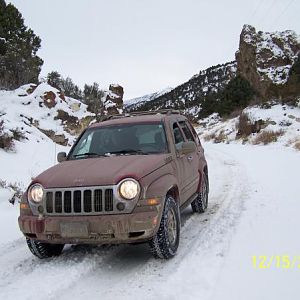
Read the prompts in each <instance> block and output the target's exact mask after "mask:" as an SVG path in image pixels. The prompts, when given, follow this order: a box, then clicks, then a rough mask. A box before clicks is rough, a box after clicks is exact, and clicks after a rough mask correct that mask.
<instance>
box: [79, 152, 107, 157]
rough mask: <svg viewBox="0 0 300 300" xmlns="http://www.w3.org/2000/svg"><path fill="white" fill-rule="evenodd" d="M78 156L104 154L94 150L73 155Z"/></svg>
mask: <svg viewBox="0 0 300 300" xmlns="http://www.w3.org/2000/svg"><path fill="white" fill-rule="evenodd" d="M78 156H104V155H101V154H99V153H94V152H85V153H80V154H75V155H73V157H78Z"/></svg>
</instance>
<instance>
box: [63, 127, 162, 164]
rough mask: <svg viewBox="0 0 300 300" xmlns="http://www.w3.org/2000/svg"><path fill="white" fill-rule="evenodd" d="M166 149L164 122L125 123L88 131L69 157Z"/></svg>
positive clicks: (134, 153) (151, 151) (126, 153)
mask: <svg viewBox="0 0 300 300" xmlns="http://www.w3.org/2000/svg"><path fill="white" fill-rule="evenodd" d="M166 152H167V142H166V136H165V130H164V126H163V124H162V123H159V124H153V123H152V124H128V125H127V124H126V125H124V124H122V125H116V126H107V127H96V128H91V129H88V130H86V131H85V132H84V134H83V135H82V136H81V138H80V140H79V141H78V142H77V144H76V145H75V147H74V148H73V149H72V151H71V153H70V156H69V159H79V158H88V157H97V156H110V155H147V154H158V153H166Z"/></svg>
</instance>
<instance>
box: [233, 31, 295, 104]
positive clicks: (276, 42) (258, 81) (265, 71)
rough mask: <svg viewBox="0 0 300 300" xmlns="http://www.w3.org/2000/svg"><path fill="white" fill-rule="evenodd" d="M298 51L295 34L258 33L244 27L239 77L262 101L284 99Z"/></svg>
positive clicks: (238, 69)
mask: <svg viewBox="0 0 300 300" xmlns="http://www.w3.org/2000/svg"><path fill="white" fill-rule="evenodd" d="M299 51H300V37H299V36H298V35H297V34H296V33H295V32H294V31H291V30H286V31H283V32H273V33H270V32H262V31H258V32H256V30H255V28H254V27H252V26H250V25H244V27H243V30H242V32H241V35H240V44H239V50H238V51H237V52H236V61H237V73H238V74H240V75H241V76H243V77H244V78H246V79H247V80H248V81H249V82H250V84H251V85H252V86H253V88H254V89H255V90H256V91H257V93H258V95H259V96H260V97H262V98H263V99H266V100H269V99H271V98H272V97H276V98H278V97H280V98H284V97H286V96H287V93H286V92H287V90H286V88H285V87H286V85H287V83H288V80H289V75H290V70H291V68H292V66H293V64H294V63H295V62H296V60H297V58H298V54H299Z"/></svg>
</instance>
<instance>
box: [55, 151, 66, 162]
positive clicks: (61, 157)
mask: <svg viewBox="0 0 300 300" xmlns="http://www.w3.org/2000/svg"><path fill="white" fill-rule="evenodd" d="M66 159H67V154H66V152H59V153H58V154H57V161H58V162H59V163H61V162H63V161H65V160H66Z"/></svg>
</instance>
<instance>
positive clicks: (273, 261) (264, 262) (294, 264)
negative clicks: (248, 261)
mask: <svg viewBox="0 0 300 300" xmlns="http://www.w3.org/2000/svg"><path fill="white" fill-rule="evenodd" d="M252 265H253V268H254V269H274V268H275V269H290V270H292V269H299V270H300V255H299V256H297V255H294V256H292V255H269V256H268V255H253V256H252Z"/></svg>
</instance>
